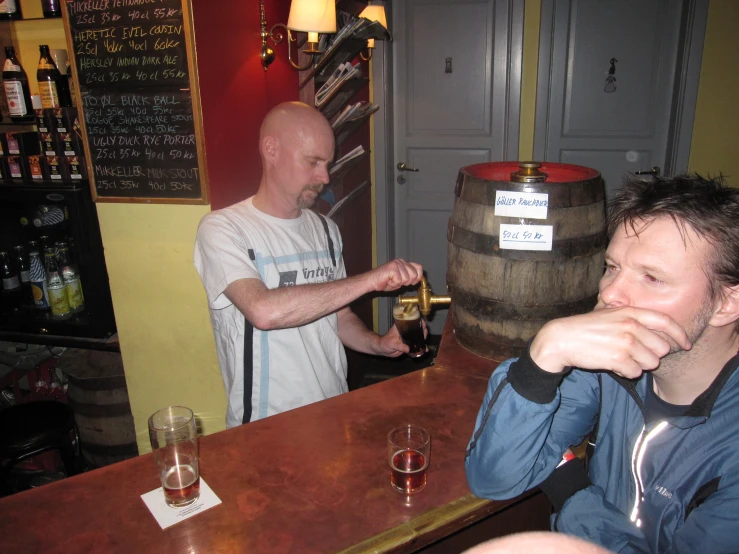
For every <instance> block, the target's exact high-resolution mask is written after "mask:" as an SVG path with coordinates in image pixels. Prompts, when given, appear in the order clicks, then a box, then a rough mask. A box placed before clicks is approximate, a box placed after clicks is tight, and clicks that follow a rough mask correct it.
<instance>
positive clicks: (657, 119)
mask: <svg viewBox="0 0 739 554" xmlns="http://www.w3.org/2000/svg"><path fill="white" fill-rule="evenodd" d="M686 4H687V2H676V1H674V0H599V1H598V2H590V1H587V0H543V1H542V25H541V29H542V34H541V41H540V58H539V83H538V86H537V115H536V132H535V145H534V156H535V157H536V158H537V159H544V160H548V161H559V162H566V163H575V164H580V165H586V166H588V167H592V168H594V169H597V170H598V171H600V172H601V174H602V176H603V180H604V181H605V185H606V197H607V199H610V198H611V197H612V196H613V194H614V193H615V192H616V191H617V190H618V189H619V188H620V186H621V183H622V179H623V176H624V175H625V174H627V173H628V172H636V171H643V170H648V169H650V168H651V167H652V166H653V165H656V166H659V167H660V168H661V169H662V170H663V172H664V171H669V170H670V167H669V164H668V160H669V156H668V151H667V150H668V145H669V140H670V130H671V127H670V125H671V120H670V119H671V114H672V113H673V111H674V110H673V102H674V99H675V97H676V95H675V90H676V89H675V87H676V86H677V79H676V75H677V73H676V71H677V64H678V50H679V48H680V45H681V17H682V15H683V14H682V10H683V7H684V6H685V5H686ZM612 58H613V59H614V60H618V61H617V62H615V63H614V64H613V70H611V67H612V64H611V59H612Z"/></svg>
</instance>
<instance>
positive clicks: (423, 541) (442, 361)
mask: <svg viewBox="0 0 739 554" xmlns="http://www.w3.org/2000/svg"><path fill="white" fill-rule="evenodd" d="M492 370H493V362H491V361H489V360H485V359H482V358H479V357H477V356H475V355H473V354H471V353H469V352H467V351H466V350H464V349H463V348H462V347H461V346H459V344H458V343H457V341H456V340H455V338H454V335H453V332H452V329H451V324H450V323H449V322H447V328H446V330H445V331H444V335H443V337H442V342H441V345H440V349H439V355H438V356H437V359H436V363H435V365H433V366H431V367H429V368H427V369H423V370H419V371H416V372H413V373H410V374H408V375H405V376H402V377H397V378H395V379H391V380H388V381H385V382H382V383H379V384H376V385H372V386H369V387H365V388H363V389H360V390H357V391H353V392H350V393H347V394H344V395H341V396H338V397H335V398H332V399H329V400H325V401H323V402H318V403H316V404H313V405H310V406H306V407H304V408H299V409H296V410H293V411H290V412H287V413H284V414H280V415H276V416H273V417H269V418H266V419H263V420H260V421H256V422H253V423H249V424H248V425H244V426H241V427H238V428H234V429H229V430H226V431H222V432H219V433H215V434H212V435H209V436H206V437H201V439H200V470H201V475H202V477H203V479H204V480H205V481H206V482H207V483H208V485H209V486H210V487H211V488H212V489H213V491H214V492H215V493H216V495H217V496H218V497H219V498H220V499H221V500H222V502H223V503H222V504H220V505H218V506H215V507H213V508H210V509H209V510H207V511H205V512H202V513H199V514H198V515H196V516H194V517H191V518H190V519H187V520H185V521H182V522H180V523H178V524H176V525H174V526H172V527H169V528H167V529H164V530H162V529H161V528H160V527H159V525H158V524H157V522H156V520H155V519H154V517H153V516H152V515H151V514H150V512H149V510H148V508H147V507H146V505H145V504H144V502H143V501H142V500H141V498H140V497H141V495H142V494H144V493H146V492H149V491H151V490H152V489H155V488H157V487H159V486H160V483H159V479H158V476H157V472H156V469H155V464H154V460H153V458H152V455H151V454H146V455H143V456H139V457H137V458H134V459H131V460H126V461H124V462H120V463H116V464H113V465H110V466H107V467H104V468H101V469H97V470H94V471H90V472H87V473H85V474H82V475H78V476H75V477H71V478H68V479H63V480H61V481H58V482H55V483H51V484H48V485H44V486H42V487H39V488H35V489H32V490H29V491H26V492H22V493H19V494H15V495H12V496H9V497H6V498H2V499H0V537H2V538H0V550H2V551H3V552H8V553H10V552H13V553H15V552H23V553H30V552H44V553H52V552H60V553H61V552H106V553H108V552H125V553H131V552H136V553H141V552H158V553H161V552H188V553H209V554H210V553H216V552H298V553H301V554H309V553H326V552H341V551H346V552H389V551H393V552H412V551H414V550H417V549H419V548H421V547H423V546H425V545H427V544H430V543H431V542H433V541H435V540H437V539H439V538H441V537H444V536H445V535H448V534H450V533H452V532H454V531H457V530H458V529H460V528H462V527H464V526H466V525H470V524H471V523H474V522H475V521H477V520H479V519H481V518H483V517H485V516H487V515H489V514H493V513H496V512H497V511H500V510H503V509H504V508H506V507H507V506H510V505H512V504H515V503H520V502H525V501H526V500H525V499H524V500H522V499H516V500H512V501H506V502H492V501H488V500H482V499H478V498H476V497H474V496H473V495H472V494H471V493H470V490H469V488H468V486H467V480H466V477H465V472H464V452H465V448H466V445H467V442H468V440H469V438H470V436H471V434H472V431H473V427H474V423H475V417H476V414H477V411H478V409H479V407H480V403H481V402H482V398H483V395H484V393H485V388H486V385H487V381H488V378H489V376H490V373H491V372H492ZM404 422H412V423H415V424H417V425H421V426H423V427H425V428H426V429H428V430H429V432H430V433H431V437H432V446H431V459H430V465H429V470H428V484H427V486H426V488H425V489H424V490H422V491H421V492H419V493H417V494H415V495H413V496H410V497H406V496H403V495H402V494H400V493H398V492H396V491H395V490H394V489H392V488H391V486H390V482H389V479H390V470H389V466H388V461H387V454H386V449H387V446H386V438H387V433H388V431H389V430H390V429H391V428H392V427H394V426H397V425H398V424H402V423H404Z"/></svg>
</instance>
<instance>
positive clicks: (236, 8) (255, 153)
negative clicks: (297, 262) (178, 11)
mask: <svg viewBox="0 0 739 554" xmlns="http://www.w3.org/2000/svg"><path fill="white" fill-rule="evenodd" d="M192 7H193V23H194V28H195V50H196V52H197V63H198V78H199V82H200V104H201V108H202V113H203V131H204V135H205V158H206V166H207V171H208V183H209V187H210V202H211V207H212V209H214V210H217V209H219V208H223V207H225V206H228V205H230V204H233V203H235V202H238V201H240V200H243V199H244V198H247V197H249V196H251V195H253V194H254V193H256V191H257V188H258V187H259V179H260V176H261V173H262V165H261V161H260V159H259V126H260V124H261V122H262V118H263V117H264V116H265V115H266V113H267V112H268V111H269V110H270V109H271V108H272V107H274V106H276V105H277V104H279V103H280V102H285V101H288V100H298V97H299V95H298V72H297V71H295V70H294V69H293V68H291V67H290V65H289V64H288V62H287V52H286V50H285V46H284V41H283V43H282V44H280V45H278V46H277V47H275V51H276V53H277V56H276V59H275V61H274V63H273V64H272V65H271V66H270V67H269V70H268V71H264V69H263V68H262V64H261V60H260V58H259V53H260V49H261V45H262V40H261V37H260V35H259V33H260V31H261V27H260V13H259V2H258V0H246V1H245V0H218V1H217V2H214V1H213V0H192ZM289 10H290V0H265V11H266V15H267V23H268V27H271V26H272V25H274V24H275V23H285V22H287V16H288V12H289Z"/></svg>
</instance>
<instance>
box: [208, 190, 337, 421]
mask: <svg viewBox="0 0 739 554" xmlns="http://www.w3.org/2000/svg"><path fill="white" fill-rule="evenodd" d="M326 222H327V223H328V227H329V230H330V234H331V239H332V241H333V247H334V256H335V260H336V266H335V267H334V264H333V262H332V260H331V253H330V249H329V241H328V236H327V235H326V230H325V228H324V226H323V223H322V222H321V220H320V218H319V216H318V215H316V214H315V213H313V212H312V211H310V210H303V211H302V213H301V215H300V217H298V218H296V219H280V218H276V217H272V216H270V215H267V214H265V213H263V212H261V211H259V210H258V209H257V208H255V207H254V205H253V204H252V199H251V198H249V199H247V200H244V201H243V202H239V203H238V204H234V205H233V206H229V207H228V208H224V209H222V210H217V211H214V212H211V213H209V214H208V215H206V216H205V217H204V218H203V220H202V221H201V222H200V227H199V228H198V235H197V239H196V241H195V255H194V257H195V268H196V269H197V271H198V273H199V274H200V278H201V279H202V281H203V285H204V286H205V292H206V294H207V296H208V304H209V307H210V319H211V324H212V326H213V334H214V335H215V339H216V347H217V351H218V359H219V362H220V365H221V373H222V374H223V381H224V383H225V385H226V393H227V395H228V412H227V414H226V426H227V427H234V426H237V425H240V424H241V423H242V422H243V421H244V419H243V415H244V406H245V405H246V406H249V404H251V417H249V418H248V419H247V420H248V421H254V420H256V419H261V418H263V417H267V416H270V415H274V414H277V413H280V412H284V411H286V410H291V409H293V408H297V407H300V406H305V405H306V404H310V403H312V402H316V401H318V400H323V399H325V398H330V397H332V396H336V395H338V394H341V393H343V392H346V391H347V390H348V388H347V383H346V373H347V363H346V353H345V352H344V346H343V345H342V344H341V341H340V340H339V335H338V320H337V315H336V314H335V313H333V314H330V315H328V316H326V317H323V318H321V319H319V320H317V321H314V322H312V323H309V324H307V325H303V326H301V327H295V328H291V329H278V330H274V331H260V330H259V329H257V328H254V327H252V329H253V332H252V336H251V338H252V340H251V346H252V357H251V360H252V364H253V369H252V372H251V377H252V379H250V375H249V374H248V373H247V375H246V378H245V375H244V353H245V340H244V339H245V329H246V328H247V322H246V319H245V317H244V315H243V314H242V313H241V312H240V311H239V309H238V308H237V307H236V306H235V305H233V304H232V303H231V301H230V300H229V299H228V298H227V297H226V295H225V294H223V292H224V290H225V289H226V287H227V286H228V285H229V284H230V283H232V282H233V281H236V280H238V279H260V280H261V281H262V282H264V284H265V286H266V287H267V288H268V289H274V288H277V287H284V286H295V285H303V284H308V283H323V282H327V281H333V280H335V279H343V278H344V277H346V270H345V268H344V261H343V259H342V257H341V248H342V243H341V235H340V234H339V229H338V227H337V226H336V224H335V223H334V222H333V221H331V220H329V219H326ZM247 339H248V337H247ZM247 347H248V340H247ZM247 351H248V350H247ZM247 363H248V362H247ZM250 380H251V381H252V383H251V395H249V394H248V392H249V391H248V390H246V397H245V389H248V387H249V381H250ZM245 384H246V387H245Z"/></svg>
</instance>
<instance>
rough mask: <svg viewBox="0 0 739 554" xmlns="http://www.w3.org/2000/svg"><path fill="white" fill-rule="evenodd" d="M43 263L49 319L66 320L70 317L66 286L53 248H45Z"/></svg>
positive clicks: (70, 311) (70, 310)
mask: <svg viewBox="0 0 739 554" xmlns="http://www.w3.org/2000/svg"><path fill="white" fill-rule="evenodd" d="M44 261H45V262H46V264H45V265H46V268H45V269H46V290H47V291H48V292H49V306H51V319H68V318H70V317H71V316H72V309H71V308H70V307H69V297H68V296H67V286H66V285H65V284H64V279H62V274H61V271H59V265H58V264H57V261H56V254H55V253H54V249H53V248H47V249H46V250H45V251H44Z"/></svg>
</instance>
